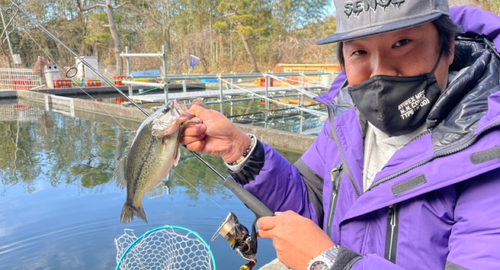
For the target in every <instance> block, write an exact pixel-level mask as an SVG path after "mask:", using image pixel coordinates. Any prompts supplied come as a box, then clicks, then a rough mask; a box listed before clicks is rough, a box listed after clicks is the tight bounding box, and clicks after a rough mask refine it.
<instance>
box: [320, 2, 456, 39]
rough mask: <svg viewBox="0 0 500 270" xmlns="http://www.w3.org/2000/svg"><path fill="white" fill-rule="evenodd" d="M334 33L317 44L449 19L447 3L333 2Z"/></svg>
mask: <svg viewBox="0 0 500 270" xmlns="http://www.w3.org/2000/svg"><path fill="white" fill-rule="evenodd" d="M334 3H335V7H336V9H337V18H336V19H337V31H336V33H335V34H333V35H331V36H329V37H327V38H325V39H322V40H320V41H318V42H316V44H318V45H323V44H328V43H333V42H339V41H345V40H351V39H357V38H362V37H367V36H371V35H376V34H382V33H386V32H390V31H395V30H401V29H404V28H408V27H412V26H416V25H419V24H423V23H426V22H430V21H433V20H435V19H437V18H439V17H440V16H441V15H448V16H449V15H450V11H449V7H448V0H334Z"/></svg>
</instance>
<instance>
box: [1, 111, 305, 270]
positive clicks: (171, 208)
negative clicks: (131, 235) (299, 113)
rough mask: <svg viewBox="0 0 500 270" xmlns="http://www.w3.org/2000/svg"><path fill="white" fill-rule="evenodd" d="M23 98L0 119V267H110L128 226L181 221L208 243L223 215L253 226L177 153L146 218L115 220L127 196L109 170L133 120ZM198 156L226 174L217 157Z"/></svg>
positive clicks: (227, 254)
mask: <svg viewBox="0 0 500 270" xmlns="http://www.w3.org/2000/svg"><path fill="white" fill-rule="evenodd" d="M22 102H23V104H21V105H23V106H26V107H21V106H17V107H16V106H13V105H16V104H0V108H1V109H2V110H3V109H4V108H2V106H6V107H9V108H8V109H9V110H10V111H11V112H12V113H11V114H10V115H9V116H8V117H7V116H5V117H4V118H2V120H1V121H0V138H1V140H2V143H1V144H0V181H1V182H0V183H1V184H0V205H1V206H2V207H0V269H112V268H113V267H114V266H115V255H116V248H115V246H114V242H113V240H114V238H117V237H118V236H120V235H121V234H123V231H124V229H125V228H133V229H135V230H136V231H137V234H142V233H144V232H145V231H147V230H150V229H153V228H155V227H158V226H162V225H165V224H169V225H178V226H184V227H187V228H190V229H192V230H194V231H196V232H198V233H199V234H200V235H201V236H202V237H203V238H204V239H210V237H211V236H212V234H213V233H214V232H215V230H216V229H217V228H218V225H219V224H220V222H221V221H222V220H223V219H224V218H225V216H226V215H227V213H228V212H229V211H231V212H235V213H236V214H237V215H238V218H239V219H240V221H241V222H243V223H244V224H245V225H247V226H250V224H251V223H252V221H253V219H254V216H253V214H252V213H251V212H250V211H249V210H248V209H247V208H246V207H245V206H244V205H243V204H242V203H241V202H240V201H238V200H237V198H236V197H235V196H233V195H232V194H231V193H230V192H229V191H228V190H227V189H225V188H224V187H223V185H222V181H221V180H220V179H218V178H217V176H216V175H215V174H214V173H213V172H212V171H210V170H209V169H208V168H206V166H204V165H203V164H202V163H201V162H199V161H198V160H197V159H196V158H194V157H193V156H192V155H190V154H189V152H188V151H186V150H184V149H182V157H181V161H180V162H179V166H177V167H175V168H174V170H173V172H172V174H171V175H170V178H169V180H168V181H165V183H164V185H165V189H166V190H167V194H169V195H168V196H162V197H159V198H156V199H154V200H148V199H145V200H144V207H145V209H146V212H147V214H148V219H149V222H150V223H149V224H144V223H143V222H142V221H140V220H139V221H134V222H133V223H131V224H127V225H122V224H120V223H119V215H120V212H121V208H122V206H123V203H124V202H125V197H126V194H125V192H124V191H123V190H120V189H119V188H117V187H116V185H115V183H113V181H112V174H113V168H114V164H115V160H116V158H117V157H119V156H121V155H123V154H124V153H125V150H126V148H127V145H128V143H129V141H130V140H129V139H130V138H131V137H132V136H133V133H132V132H131V131H130V130H133V129H136V128H137V127H138V126H139V124H140V123H138V122H133V121H124V122H121V123H120V124H118V123H117V122H116V121H115V119H113V118H110V117H104V116H102V115H95V114H90V113H86V112H79V111H75V115H76V116H77V118H73V117H70V116H67V115H64V114H60V113H52V112H50V113H49V112H46V111H45V110H44V107H43V105H38V104H31V105H27V104H26V103H24V102H25V101H22ZM17 104H20V103H17ZM2 116H4V115H3V114H2ZM86 119H90V120H91V121H89V120H86ZM117 126H120V127H121V126H125V127H127V129H123V128H118V127H117ZM129 127H130V130H129ZM289 154H290V153H289ZM290 155H291V156H289V157H288V158H289V159H290V160H292V161H295V160H296V159H297V158H298V155H297V154H293V153H292V154H290ZM205 158H206V160H207V161H208V162H209V163H211V164H212V165H213V166H214V167H215V168H216V169H217V170H219V171H220V172H223V173H224V172H225V170H226V168H225V166H224V164H223V163H222V161H221V159H220V158H215V157H209V156H205ZM210 245H211V247H212V249H213V252H214V254H215V258H216V261H217V263H218V266H219V268H220V269H236V268H238V267H239V266H241V264H242V263H243V262H242V261H241V259H240V258H239V256H238V255H237V254H236V253H234V252H233V251H232V250H231V249H230V248H229V246H228V245H227V243H225V241H223V240H221V241H216V242H213V243H210ZM259 249H260V252H259V253H260V254H259V255H258V258H259V259H260V260H259V264H260V263H262V264H263V263H265V262H267V261H270V260H272V259H273V258H274V256H275V253H274V250H273V248H272V244H271V242H269V241H267V242H266V241H261V242H260V243H259Z"/></svg>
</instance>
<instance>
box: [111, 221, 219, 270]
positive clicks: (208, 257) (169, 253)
mask: <svg viewBox="0 0 500 270" xmlns="http://www.w3.org/2000/svg"><path fill="white" fill-rule="evenodd" d="M115 245H116V250H117V254H116V262H117V267H116V269H122V270H124V269H214V270H215V269H216V267H215V263H214V258H213V254H212V251H211V250H210V247H209V246H208V245H207V243H206V242H205V241H204V240H203V239H202V238H201V237H200V236H199V235H198V234H196V233H195V232H193V231H190V230H188V229H185V228H182V227H174V226H165V227H160V228H157V229H155V230H151V231H149V232H147V233H145V234H144V235H142V236H140V237H137V236H135V234H134V232H133V230H130V229H126V230H125V233H124V234H123V235H122V236H120V237H118V238H117V239H115Z"/></svg>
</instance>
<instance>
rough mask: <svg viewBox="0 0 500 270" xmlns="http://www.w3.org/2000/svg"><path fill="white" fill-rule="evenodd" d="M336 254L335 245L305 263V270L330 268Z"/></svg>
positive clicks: (328, 269)
mask: <svg viewBox="0 0 500 270" xmlns="http://www.w3.org/2000/svg"><path fill="white" fill-rule="evenodd" d="M338 254H339V246H337V245H335V246H334V247H332V248H330V249H329V250H327V251H325V252H323V253H321V254H320V255H319V256H318V257H316V258H314V259H312V260H311V261H310V262H309V264H308V265H307V270H332V269H333V266H334V264H335V260H336V259H337V255H338Z"/></svg>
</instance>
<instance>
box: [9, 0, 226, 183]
mask: <svg viewBox="0 0 500 270" xmlns="http://www.w3.org/2000/svg"><path fill="white" fill-rule="evenodd" d="M10 2H11V3H12V5H13V6H15V7H16V8H17V9H18V10H19V11H20V12H21V13H23V14H24V15H25V16H26V17H27V18H28V19H29V20H30V21H31V22H32V23H34V24H35V26H37V27H38V28H39V29H40V30H42V31H43V32H44V33H45V34H46V35H47V36H49V37H50V38H51V39H52V40H54V41H56V42H57V43H59V44H60V45H61V46H63V47H64V48H65V49H67V50H68V51H69V52H70V53H71V54H72V55H73V56H74V57H75V58H76V59H78V60H79V61H80V62H81V63H83V64H84V65H85V66H86V67H88V68H89V69H90V70H91V71H93V72H94V73H95V74H97V75H98V76H99V77H100V78H101V79H102V80H103V81H104V82H106V83H107V84H108V85H109V86H111V87H112V88H114V89H115V90H116V91H118V92H119V93H120V94H121V95H122V96H124V97H125V98H126V99H127V100H128V101H129V102H130V103H131V104H133V105H134V106H135V107H136V108H137V109H139V110H140V111H141V112H142V113H144V114H145V115H146V116H149V113H148V112H147V111H146V110H144V109H143V108H142V107H141V106H139V104H137V103H135V102H134V101H133V100H132V99H131V98H130V97H128V96H127V95H125V93H123V92H122V91H121V90H120V89H118V87H116V86H114V84H113V83H112V82H111V81H110V80H108V79H107V78H106V77H104V76H103V75H102V74H101V73H99V71H97V70H96V69H95V68H94V67H92V66H91V65H90V64H89V63H87V61H85V60H84V59H82V58H81V57H80V56H79V55H78V54H77V53H75V52H74V51H73V50H71V49H70V48H69V47H68V46H67V45H66V44H64V43H63V42H62V41H61V40H59V39H58V38H57V37H56V36H54V35H53V34H52V33H51V32H50V31H49V30H47V29H45V27H43V26H42V25H41V24H40V23H39V22H38V21H37V20H35V19H34V18H33V17H32V16H31V15H30V14H29V13H28V12H26V11H25V10H24V9H23V8H21V7H20V6H19V5H18V4H16V3H15V2H14V1H13V0H10ZM184 147H186V146H184ZM186 149H187V147H186ZM189 152H191V153H192V154H193V155H194V156H195V157H196V158H197V159H199V160H200V161H201V162H202V163H203V164H204V165H205V166H207V167H208V168H209V169H210V170H211V171H213V172H214V173H215V174H216V175H217V176H219V177H220V178H221V179H222V180H225V179H226V178H225V177H224V175H222V174H221V173H220V172H219V171H217V170H216V169H215V168H214V167H213V166H212V165H211V164H210V163H208V162H207V161H206V160H205V159H203V157H201V155H199V154H198V153H196V152H193V151H190V150H189Z"/></svg>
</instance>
